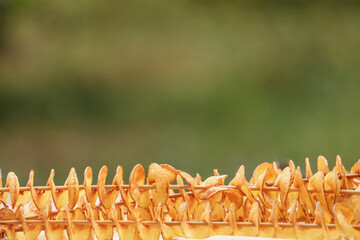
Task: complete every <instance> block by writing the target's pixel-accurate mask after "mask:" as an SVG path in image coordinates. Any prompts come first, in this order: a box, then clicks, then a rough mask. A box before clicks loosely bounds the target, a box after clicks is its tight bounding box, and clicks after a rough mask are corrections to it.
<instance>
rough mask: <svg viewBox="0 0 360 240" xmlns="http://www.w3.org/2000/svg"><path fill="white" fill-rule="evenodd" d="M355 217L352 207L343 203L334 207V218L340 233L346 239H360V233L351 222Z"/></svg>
mask: <svg viewBox="0 0 360 240" xmlns="http://www.w3.org/2000/svg"><path fill="white" fill-rule="evenodd" d="M353 217H354V211H353V210H352V208H351V207H348V206H346V205H345V204H342V203H336V204H335V205H334V218H335V224H336V227H337V228H338V231H339V232H341V236H342V237H344V238H351V237H353V238H354V239H360V232H359V231H357V230H356V229H354V228H353V227H352V226H351V221H352V219H353Z"/></svg>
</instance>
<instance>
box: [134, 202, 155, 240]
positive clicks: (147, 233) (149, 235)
mask: <svg viewBox="0 0 360 240" xmlns="http://www.w3.org/2000/svg"><path fill="white" fill-rule="evenodd" d="M158 209H159V208H158ZM159 211H160V209H159ZM157 214H159V213H157ZM135 216H136V223H137V224H136V225H137V229H138V231H139V236H140V238H141V239H144V240H145V239H153V240H158V239H159V237H160V233H161V229H160V226H159V225H158V224H156V225H154V224H147V223H144V221H151V220H156V219H157V218H158V216H156V217H155V218H154V219H152V217H151V215H150V213H149V211H148V210H146V209H145V208H142V207H139V206H136V207H135Z"/></svg>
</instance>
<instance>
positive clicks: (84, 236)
mask: <svg viewBox="0 0 360 240" xmlns="http://www.w3.org/2000/svg"><path fill="white" fill-rule="evenodd" d="M65 210H66V222H67V228H66V231H67V235H68V238H69V239H70V240H88V239H89V238H90V237H91V226H88V225H79V224H76V223H73V220H87V218H86V215H85V213H84V212H83V210H81V209H80V208H75V209H74V211H73V212H71V213H70V211H69V207H66V208H65Z"/></svg>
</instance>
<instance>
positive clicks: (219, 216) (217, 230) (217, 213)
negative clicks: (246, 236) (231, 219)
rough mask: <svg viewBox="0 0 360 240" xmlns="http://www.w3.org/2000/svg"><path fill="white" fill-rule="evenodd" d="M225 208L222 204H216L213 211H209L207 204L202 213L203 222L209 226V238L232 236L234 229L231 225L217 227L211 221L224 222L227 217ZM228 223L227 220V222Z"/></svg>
mask: <svg viewBox="0 0 360 240" xmlns="http://www.w3.org/2000/svg"><path fill="white" fill-rule="evenodd" d="M227 215H228V214H227V213H226V211H225V207H224V205H223V204H222V203H220V202H217V203H216V204H215V205H214V207H213V209H211V207H210V204H209V203H207V204H206V207H205V211H204V220H205V222H207V223H208V224H209V225H210V236H217V235H232V234H233V232H234V229H233V228H232V226H231V225H217V224H214V223H213V222H212V221H219V220H221V221H225V219H226V217H227ZM227 221H228V220H227Z"/></svg>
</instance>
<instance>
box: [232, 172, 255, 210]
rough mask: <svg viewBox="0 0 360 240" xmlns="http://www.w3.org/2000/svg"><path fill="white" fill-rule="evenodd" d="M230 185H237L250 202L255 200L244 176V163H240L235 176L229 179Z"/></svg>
mask: <svg viewBox="0 0 360 240" xmlns="http://www.w3.org/2000/svg"><path fill="white" fill-rule="evenodd" d="M229 185H230V186H236V187H238V189H239V190H241V192H242V193H243V194H244V195H246V197H247V198H248V199H249V200H250V202H251V203H253V202H255V201H256V200H255V198H254V195H253V194H252V192H251V190H250V189H249V184H248V182H247V180H246V178H245V168H244V165H241V166H240V168H239V169H238V171H237V172H236V175H235V177H234V178H233V179H232V180H231V181H230V183H229Z"/></svg>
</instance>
